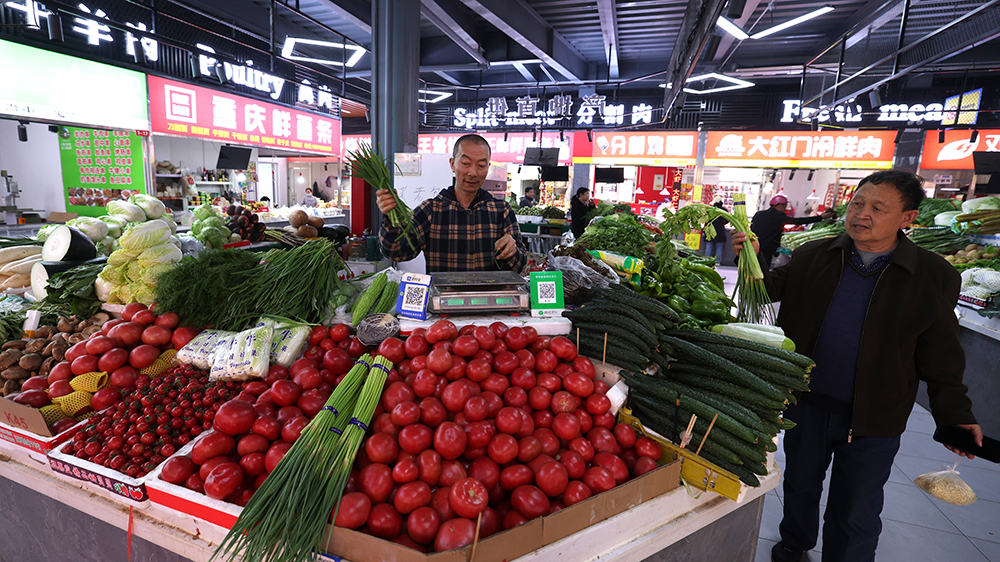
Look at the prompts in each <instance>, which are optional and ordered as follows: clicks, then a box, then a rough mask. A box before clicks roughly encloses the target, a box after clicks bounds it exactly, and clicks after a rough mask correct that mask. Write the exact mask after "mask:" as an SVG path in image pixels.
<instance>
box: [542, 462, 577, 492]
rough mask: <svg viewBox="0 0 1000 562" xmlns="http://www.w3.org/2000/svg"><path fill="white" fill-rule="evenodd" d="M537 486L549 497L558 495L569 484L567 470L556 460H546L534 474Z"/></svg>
mask: <svg viewBox="0 0 1000 562" xmlns="http://www.w3.org/2000/svg"><path fill="white" fill-rule="evenodd" d="M535 482H536V483H537V484H538V487H539V488H540V489H541V490H542V491H543V492H545V494H546V495H547V496H549V497H550V498H555V497H559V495H560V494H562V493H563V492H564V491H565V490H566V485H567V484H569V472H567V471H566V467H565V466H563V465H562V463H559V462H558V461H548V462H546V463H545V464H543V465H542V466H541V467H540V468H539V469H538V472H537V473H536V474H535Z"/></svg>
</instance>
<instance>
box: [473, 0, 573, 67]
mask: <svg viewBox="0 0 1000 562" xmlns="http://www.w3.org/2000/svg"><path fill="white" fill-rule="evenodd" d="M462 1H463V2H464V3H465V5H466V6H468V7H469V8H471V9H472V11H474V12H476V13H477V14H479V16H480V17H482V18H483V19H485V20H486V21H488V22H490V23H491V24H493V25H494V26H495V27H496V28H497V29H499V30H500V31H502V32H504V33H505V34H506V35H507V36H508V37H510V38H511V39H514V40H515V41H516V42H518V43H519V44H520V45H521V46H522V47H524V48H526V49H527V50H529V51H531V53H532V54H534V55H535V56H536V57H538V58H540V59H541V60H542V61H544V62H545V63H546V64H548V65H549V66H551V67H552V68H554V69H555V70H556V71H557V72H559V73H560V74H562V75H563V76H565V77H566V78H568V79H570V80H571V81H582V80H584V79H585V78H586V77H587V61H586V60H585V59H584V58H583V56H582V55H581V54H580V52H579V51H577V50H576V49H575V48H573V46H572V45H570V44H569V42H568V41H567V40H566V38H565V37H563V36H562V35H560V34H559V33H558V32H557V31H555V30H554V29H552V27H551V26H550V25H548V23H546V22H545V20H544V19H542V16H540V15H538V12H536V11H535V10H534V9H532V8H531V7H530V6H528V4H526V3H525V2H524V0H462Z"/></svg>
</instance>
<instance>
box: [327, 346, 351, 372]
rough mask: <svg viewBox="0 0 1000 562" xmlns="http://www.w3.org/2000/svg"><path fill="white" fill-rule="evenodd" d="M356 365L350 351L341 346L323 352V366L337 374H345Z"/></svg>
mask: <svg viewBox="0 0 1000 562" xmlns="http://www.w3.org/2000/svg"><path fill="white" fill-rule="evenodd" d="M353 366H354V360H353V359H351V356H350V354H349V353H347V352H346V351H344V350H343V349H340V348H333V349H331V350H330V351H327V352H326V353H324V354H323V368H325V369H327V370H329V371H330V372H331V373H333V374H335V375H343V374H344V373H346V372H348V371H350V370H351V367H353Z"/></svg>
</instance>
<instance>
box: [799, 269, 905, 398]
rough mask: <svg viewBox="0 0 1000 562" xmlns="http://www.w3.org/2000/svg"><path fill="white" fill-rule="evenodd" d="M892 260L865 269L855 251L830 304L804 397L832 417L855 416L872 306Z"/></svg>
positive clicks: (814, 354) (817, 343)
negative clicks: (860, 359) (861, 354)
mask: <svg viewBox="0 0 1000 562" xmlns="http://www.w3.org/2000/svg"><path fill="white" fill-rule="evenodd" d="M891 257H892V254H891V253H889V254H886V255H882V256H879V257H877V258H875V260H874V261H872V262H871V263H870V264H869V265H868V266H865V265H864V263H863V261H862V259H861V256H860V255H859V254H858V253H857V251H856V250H852V251H851V256H850V259H849V260H848V265H847V266H846V267H844V270H843V273H842V274H841V279H840V285H838V286H837V292H836V293H834V295H833V300H832V301H831V302H830V308H829V309H828V310H827V313H826V319H825V321H824V322H823V329H822V331H821V332H820V335H819V340H818V341H817V342H816V350H815V352H814V353H813V360H815V361H816V367H815V368H813V370H812V380H811V382H810V384H809V389H810V391H809V392H807V393H805V394H804V395H803V398H805V399H806V401H808V402H811V403H814V404H816V405H818V406H820V407H822V408H823V409H824V410H827V411H828V412H830V413H834V414H839V415H844V416H850V415H851V408H852V406H853V404H854V380H855V377H856V376H857V365H858V354H859V351H860V349H861V338H862V336H863V334H864V328H865V318H866V317H867V314H868V303H869V302H871V298H872V293H874V292H875V285H876V284H877V283H878V279H879V277H881V274H882V271H883V270H884V269H885V267H886V265H888V263H889V258H891Z"/></svg>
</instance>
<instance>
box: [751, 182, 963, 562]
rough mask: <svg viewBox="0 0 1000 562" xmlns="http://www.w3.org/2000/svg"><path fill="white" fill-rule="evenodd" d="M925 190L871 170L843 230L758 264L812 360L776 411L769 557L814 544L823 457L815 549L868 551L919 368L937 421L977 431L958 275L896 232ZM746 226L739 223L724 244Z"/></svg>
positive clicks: (827, 561)
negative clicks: (777, 261)
mask: <svg viewBox="0 0 1000 562" xmlns="http://www.w3.org/2000/svg"><path fill="white" fill-rule="evenodd" d="M923 197H924V192H923V190H922V189H921V180H920V178H918V177H917V176H915V175H913V174H911V173H909V172H901V171H895V170H892V171H884V172H876V173H874V174H872V175H870V176H868V177H867V178H865V179H864V180H862V182H861V185H860V187H859V188H858V190H857V192H856V193H855V195H854V198H853V200H852V201H851V202H850V204H849V205H848V208H847V215H846V219H845V228H846V230H847V233H846V234H844V235H842V236H840V237H836V238H827V239H823V240H817V241H815V242H812V243H808V244H805V245H803V246H801V247H800V248H798V249H796V250H795V252H794V253H793V254H792V259H791V261H790V262H789V263H788V264H787V265H783V266H781V267H778V268H775V269H774V271H770V272H769V271H768V270H767V268H766V267H765V268H763V269H764V282H765V284H766V286H767V290H768V293H769V294H770V296H771V299H772V301H775V302H777V301H781V309H780V311H779V313H778V325H780V326H781V327H782V328H783V329H784V330H785V335H787V336H788V337H789V338H791V339H792V340H793V341H794V342H795V344H796V347H797V348H798V350H799V351H800V352H801V353H803V354H805V355H807V356H809V357H812V358H813V359H815V361H816V367H815V368H814V369H813V371H812V380H811V383H810V387H811V388H810V390H811V391H810V392H807V393H804V394H803V395H802V396H801V398H800V399H799V402H798V404H796V405H794V406H791V407H789V408H788V410H787V411H786V412H785V415H786V416H787V417H788V418H789V419H791V420H793V421H795V422H796V423H797V424H798V425H796V427H794V428H793V429H791V430H789V431H787V432H786V433H785V436H784V448H785V458H786V461H785V472H784V475H783V485H784V517H783V519H782V521H781V525H780V527H779V530H780V532H781V542H779V543H778V544H777V545H775V546H774V548H773V550H772V551H771V556H772V560H774V561H777V562H791V561H796V562H797V561H799V560H801V559H802V554H803V552H805V551H808V550H811V549H812V548H813V547H815V546H816V540H817V535H818V532H819V500H820V495H821V494H822V492H823V480H824V477H825V475H826V470H827V467H828V466H829V465H830V461H831V458H832V459H833V474H832V476H831V479H830V493H829V500H828V503H827V507H826V513H825V515H824V525H823V560H824V562H834V561H848V562H870V561H872V560H874V558H875V548H876V546H877V544H878V536H879V534H880V533H881V530H882V524H881V520H880V519H879V514H880V513H881V511H882V504H883V487H884V486H885V483H886V481H887V480H888V478H889V472H890V470H891V468H892V461H893V458H894V457H895V455H896V452H897V451H898V450H899V436H900V434H902V433H903V430H904V429H905V428H906V420H907V418H908V417H909V415H910V411H911V410H912V408H913V403H914V400H915V398H916V394H917V386H918V384H919V382H920V381H924V382H926V383H927V392H928V395H929V396H930V407H931V413H932V414H933V416H934V420H935V422H936V423H937V425H939V426H959V427H963V428H965V429H968V430H969V431H971V432H972V434H973V436H974V438H975V440H976V442H977V443H979V444H981V443H982V435H983V434H982V430H981V429H980V427H979V425H977V424H976V419H975V417H974V416H973V414H972V404H971V401H970V400H969V398H968V396H967V395H966V393H967V390H968V389H967V388H966V387H965V385H963V384H962V375H963V374H964V371H965V354H964V352H963V351H962V346H961V344H960V343H959V341H958V320H957V318H956V316H955V313H954V307H955V303H956V301H957V300H958V293H959V289H960V287H961V278H960V276H959V275H958V273H957V272H956V271H955V269H954V268H953V267H952V266H951V265H950V264H948V263H947V262H946V261H944V260H943V259H941V257H940V256H937V255H936V254H933V253H931V252H929V251H927V250H924V249H922V248H919V247H917V246H916V245H915V244H913V243H912V242H910V240H909V239H908V238H906V236H904V235H903V233H902V232H900V229H902V228H904V227H906V226H908V225H909V224H910V223H911V222H913V220H914V219H915V218H916V216H917V206H918V205H919V204H920V201H921V200H922V199H923ZM745 240H746V235H745V234H744V233H738V234H735V235H734V236H733V247H734V249H737V250H738V249H741V248H742V246H743V243H744V242H745ZM754 245H755V247H756V246H757V244H754ZM758 257H759V258H760V259H761V261H763V260H764V256H763V253H761V255H759V256H758ZM955 452H958V451H955ZM963 454H964V453H963ZM966 456H968V455H966Z"/></svg>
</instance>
